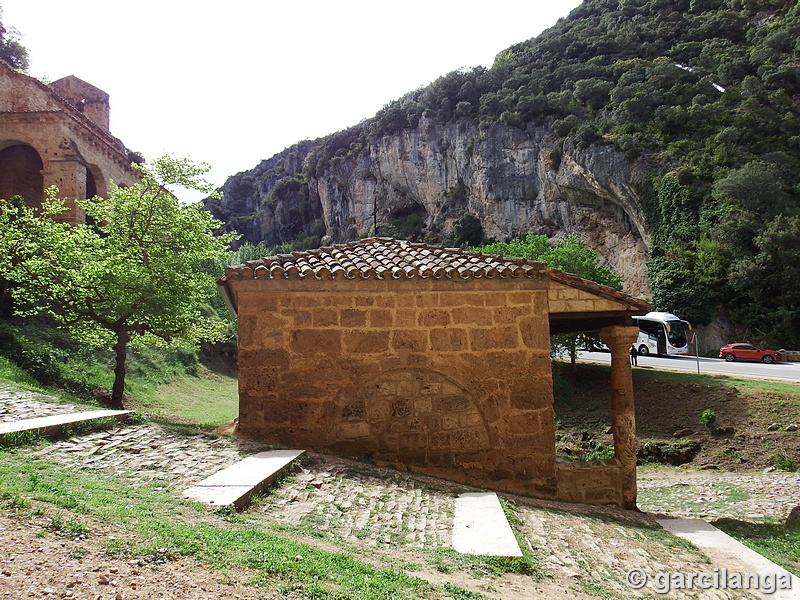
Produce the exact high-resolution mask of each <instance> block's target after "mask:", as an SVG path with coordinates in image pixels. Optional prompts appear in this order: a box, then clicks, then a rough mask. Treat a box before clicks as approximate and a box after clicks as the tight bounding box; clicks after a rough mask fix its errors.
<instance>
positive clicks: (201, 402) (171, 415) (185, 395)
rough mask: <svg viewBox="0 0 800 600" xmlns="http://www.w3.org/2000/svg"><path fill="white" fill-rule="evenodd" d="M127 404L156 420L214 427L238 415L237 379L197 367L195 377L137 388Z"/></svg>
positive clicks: (193, 375) (189, 375) (181, 377)
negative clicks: (136, 391) (135, 393)
mask: <svg viewBox="0 0 800 600" xmlns="http://www.w3.org/2000/svg"><path fill="white" fill-rule="evenodd" d="M130 404H131V405H132V406H134V407H136V409H137V410H140V411H142V412H147V413H149V414H150V415H152V416H153V417H155V418H158V419H165V420H170V421H178V422H181V423H187V424H188V423H191V424H195V425H199V426H201V427H216V426H218V425H222V424H223V423H227V422H229V421H231V420H233V419H234V418H235V417H236V416H238V414H239V384H238V379H237V378H236V376H235V375H230V374H225V373H217V372H214V371H211V370H209V369H206V368H205V367H203V366H202V365H201V366H199V367H198V369H197V373H196V374H183V375H176V376H174V377H173V378H172V379H171V381H169V382H168V383H163V384H161V385H158V386H149V387H146V388H144V387H143V388H140V389H139V391H138V393H137V395H136V396H134V397H133V398H132V400H131V401H130Z"/></svg>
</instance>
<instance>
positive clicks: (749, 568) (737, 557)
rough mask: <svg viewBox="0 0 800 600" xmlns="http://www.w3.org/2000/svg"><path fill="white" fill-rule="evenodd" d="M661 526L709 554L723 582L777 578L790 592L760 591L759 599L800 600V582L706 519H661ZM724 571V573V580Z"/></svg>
mask: <svg viewBox="0 0 800 600" xmlns="http://www.w3.org/2000/svg"><path fill="white" fill-rule="evenodd" d="M658 523H659V525H661V526H662V527H663V528H664V529H666V530H667V531H669V532H670V533H672V534H673V535H677V536H678V537H681V538H683V539H685V540H688V541H690V542H691V543H693V544H694V545H695V546H697V547H698V548H699V549H700V550H701V551H703V552H704V553H705V554H707V555H708V557H709V558H710V559H711V561H712V563H713V564H714V566H716V567H717V568H718V571H717V572H718V574H719V575H720V577H723V579H724V578H725V577H729V576H730V574H732V573H742V574H744V573H757V574H759V575H761V576H764V575H769V576H772V575H773V574H774V576H775V577H776V578H778V577H783V578H784V579H783V581H790V582H791V584H790V585H791V589H776V590H775V591H774V592H773V593H761V592H760V590H759V593H757V594H756V595H757V596H760V597H764V598H771V599H772V600H798V599H799V598H800V578H798V577H796V576H795V575H792V574H791V573H789V572H788V571H787V570H786V569H784V568H782V567H779V566H778V565H776V564H775V563H774V562H772V561H771V560H769V559H768V558H766V557H764V556H762V555H761V554H759V553H758V552H756V551H755V550H752V549H750V548H748V547H747V546H745V545H744V544H742V543H741V542H739V541H737V540H735V539H733V538H732V537H731V536H729V535H728V534H727V533H725V532H724V531H721V530H720V529H717V528H716V527H714V526H713V525H711V524H710V523H707V522H706V521H704V520H703V519H660V520H659V521H658ZM723 569H725V571H724V573H725V575H724V576H723V575H722V573H723ZM709 570H711V569H709ZM762 589H764V588H762ZM750 591H751V592H753V591H755V590H752V589H751V590H750Z"/></svg>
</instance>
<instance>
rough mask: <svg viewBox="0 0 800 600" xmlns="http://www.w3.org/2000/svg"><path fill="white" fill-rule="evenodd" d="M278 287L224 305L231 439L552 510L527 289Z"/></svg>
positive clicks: (538, 319) (544, 338)
mask: <svg viewBox="0 0 800 600" xmlns="http://www.w3.org/2000/svg"><path fill="white" fill-rule="evenodd" d="M231 283H232V285H233V286H234V287H235V286H237V285H242V284H241V283H239V282H231ZM278 285H280V288H281V289H280V290H276V289H274V288H275V287H276V282H271V281H258V280H256V281H249V282H247V285H246V287H241V288H240V289H239V290H238V291H237V300H238V308H239V311H238V312H239V349H240V353H239V360H240V370H239V388H240V389H239V391H240V417H239V430H240V432H241V433H243V434H245V435H249V436H254V437H258V438H259V439H262V440H266V441H269V442H272V443H276V444H281V445H287V446H301V447H309V448H314V449H317V450H323V451H331V452H336V453H342V454H348V455H357V456H365V457H370V458H372V459H374V460H376V461H378V462H382V463H390V464H395V465H397V466H400V467H406V466H409V467H413V468H415V469H416V470H419V471H422V472H427V473H430V474H433V475H438V476H442V477H446V478H449V479H453V480H456V481H464V482H469V483H473V484H479V485H480V484H485V485H488V486H491V487H494V488H496V489H505V490H508V491H517V492H523V493H530V494H536V495H539V496H545V497H554V495H555V492H556V481H555V475H556V474H555V433H554V422H553V409H552V404H553V399H552V379H551V366H550V356H549V350H550V347H549V340H550V335H549V324H548V298H547V288H546V287H545V285H546V284H544V283H543V282H542V281H541V280H520V281H519V282H516V281H513V282H512V281H508V280H505V281H497V280H485V279H484V280H474V279H473V280H464V281H456V280H447V281H442V280H432V281H421V280H419V279H416V280H408V281H391V280H390V281H385V280H383V281H382V280H360V281H355V282H349V281H346V280H345V281H334V282H331V281H324V282H322V281H306V280H300V281H298V280H288V281H280V282H278Z"/></svg>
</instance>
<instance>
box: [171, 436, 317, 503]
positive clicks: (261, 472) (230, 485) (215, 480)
mask: <svg viewBox="0 0 800 600" xmlns="http://www.w3.org/2000/svg"><path fill="white" fill-rule="evenodd" d="M304 452H305V450H269V451H267V452H259V453H258V454H254V455H253V456H248V457H247V458H245V459H243V460H240V461H239V462H238V463H236V464H234V465H231V466H230V467H228V468H227V469H223V470H222V471H218V472H217V473H214V474H213V475H211V476H210V477H207V478H205V479H204V480H203V481H200V482H199V483H196V484H195V485H193V486H192V487H190V488H189V489H187V490H185V491H184V492H183V496H184V497H185V498H190V499H192V500H197V501H198V502H204V503H206V504H210V505H212V506H235V507H236V508H242V507H244V506H245V505H246V504H247V503H248V502H249V500H250V498H251V497H252V496H253V495H254V494H257V493H258V492H260V491H261V490H263V489H264V488H266V487H267V486H268V485H270V484H271V483H272V482H274V481H275V480H276V479H277V478H278V476H279V475H280V474H281V473H282V472H283V471H284V470H285V469H286V468H287V467H288V466H289V465H290V464H291V463H292V461H293V460H294V459H296V458H297V457H298V456H300V455H301V454H303V453H304Z"/></svg>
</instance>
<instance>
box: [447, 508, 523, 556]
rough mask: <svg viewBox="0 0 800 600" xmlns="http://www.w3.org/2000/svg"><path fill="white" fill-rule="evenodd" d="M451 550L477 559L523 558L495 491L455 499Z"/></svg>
mask: <svg viewBox="0 0 800 600" xmlns="http://www.w3.org/2000/svg"><path fill="white" fill-rule="evenodd" d="M455 509H456V510H455V518H454V519H453V542H452V543H453V549H454V550H455V551H456V552H461V553H462V554H475V555H479V556H516V557H519V556H522V550H520V548H519V544H518V543H517V539H516V537H514V532H513V531H512V529H511V525H510V524H509V523H508V519H507V518H506V514H505V512H503V507H502V506H500V500H499V499H498V498H497V494H495V493H494V492H471V493H466V494H461V495H460V496H459V497H458V498H456V507H455Z"/></svg>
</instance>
